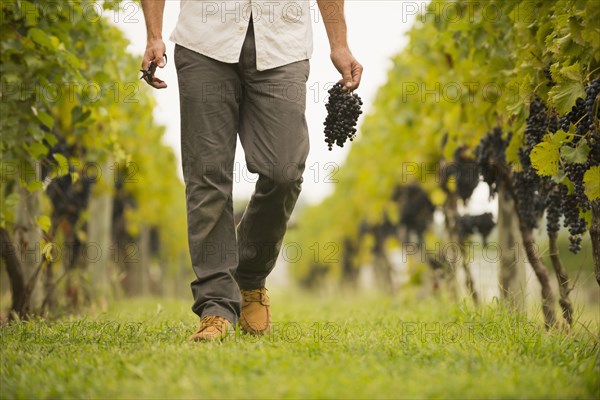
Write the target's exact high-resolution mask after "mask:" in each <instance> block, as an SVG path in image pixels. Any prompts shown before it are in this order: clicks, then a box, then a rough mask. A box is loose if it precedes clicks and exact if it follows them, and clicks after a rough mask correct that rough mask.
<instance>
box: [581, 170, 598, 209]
mask: <svg viewBox="0 0 600 400" xmlns="http://www.w3.org/2000/svg"><path fill="white" fill-rule="evenodd" d="M583 185H584V188H585V195H586V196H587V197H588V199H589V200H590V201H594V200H597V199H600V166H598V165H596V166H594V167H591V168H590V169H588V170H587V171H585V175H583Z"/></svg>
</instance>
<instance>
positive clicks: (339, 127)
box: [323, 82, 363, 150]
mask: <svg viewBox="0 0 600 400" xmlns="http://www.w3.org/2000/svg"><path fill="white" fill-rule="evenodd" d="M328 93H329V100H328V101H327V104H326V105H325V108H326V109H327V117H326V118H325V122H324V123H323V125H325V143H327V146H328V147H329V150H331V149H332V147H333V145H334V143H335V144H337V145H338V146H339V147H344V143H345V142H346V139H349V140H350V141H352V140H354V137H355V136H356V122H357V121H358V117H359V115H360V114H362V111H361V109H360V108H361V106H362V104H363V103H362V100H361V99H360V97H359V96H358V94H356V93H352V92H350V91H348V90H345V89H344V88H343V86H342V84H341V83H339V82H338V83H336V84H335V85H333V87H332V88H331V89H329V92H328Z"/></svg>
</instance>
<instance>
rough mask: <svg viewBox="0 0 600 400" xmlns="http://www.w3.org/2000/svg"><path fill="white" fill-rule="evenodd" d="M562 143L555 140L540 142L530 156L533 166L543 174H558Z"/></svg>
mask: <svg viewBox="0 0 600 400" xmlns="http://www.w3.org/2000/svg"><path fill="white" fill-rule="evenodd" d="M559 149H560V144H558V143H554V142H541V143H538V144H537V145H536V146H535V147H534V148H533V150H531V154H530V156H529V158H530V160H531V164H532V165H533V168H535V170H536V171H537V172H538V174H539V175H542V176H553V175H556V174H558V163H559V161H560V155H559V152H558V150H559Z"/></svg>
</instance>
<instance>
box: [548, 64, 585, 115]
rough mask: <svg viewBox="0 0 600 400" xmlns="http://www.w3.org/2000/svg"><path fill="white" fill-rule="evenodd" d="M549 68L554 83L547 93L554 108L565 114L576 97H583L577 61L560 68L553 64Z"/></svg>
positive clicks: (581, 79)
mask: <svg viewBox="0 0 600 400" xmlns="http://www.w3.org/2000/svg"><path fill="white" fill-rule="evenodd" d="M551 70H552V78H553V79H554V81H555V82H556V85H555V86H554V87H552V89H550V92H549V93H548V95H549V97H550V100H551V102H552V104H554V107H555V108H556V110H557V111H558V112H560V113H561V114H566V113H568V112H569V111H571V108H572V107H573V105H574V104H575V101H577V99H578V98H580V97H582V98H583V97H585V91H584V90H583V83H582V82H583V77H582V76H581V70H580V67H579V63H575V64H573V65H570V66H568V67H563V68H560V69H559V68H558V66H557V65H556V64H554V65H553V66H552V68H551Z"/></svg>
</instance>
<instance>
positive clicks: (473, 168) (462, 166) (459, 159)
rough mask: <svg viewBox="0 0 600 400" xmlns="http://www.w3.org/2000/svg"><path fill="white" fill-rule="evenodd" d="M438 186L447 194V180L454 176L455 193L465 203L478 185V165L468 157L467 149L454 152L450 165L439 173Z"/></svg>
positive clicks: (461, 148) (445, 166) (463, 148)
mask: <svg viewBox="0 0 600 400" xmlns="http://www.w3.org/2000/svg"><path fill="white" fill-rule="evenodd" d="M440 175H441V176H440V186H441V188H442V189H444V191H446V192H448V191H449V189H448V180H449V179H450V177H452V176H454V178H455V180H456V193H457V194H458V196H459V197H460V198H461V199H462V200H463V202H465V203H466V202H467V200H468V199H469V198H471V195H472V194H473V191H474V190H475V188H476V187H477V185H478V184H479V175H480V171H479V164H478V163H477V161H476V160H475V159H473V158H472V157H470V156H469V155H468V147H467V146H462V147H459V148H458V149H456V151H455V152H454V159H453V162H452V163H448V164H446V165H444V167H443V168H442V170H441V171H440Z"/></svg>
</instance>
